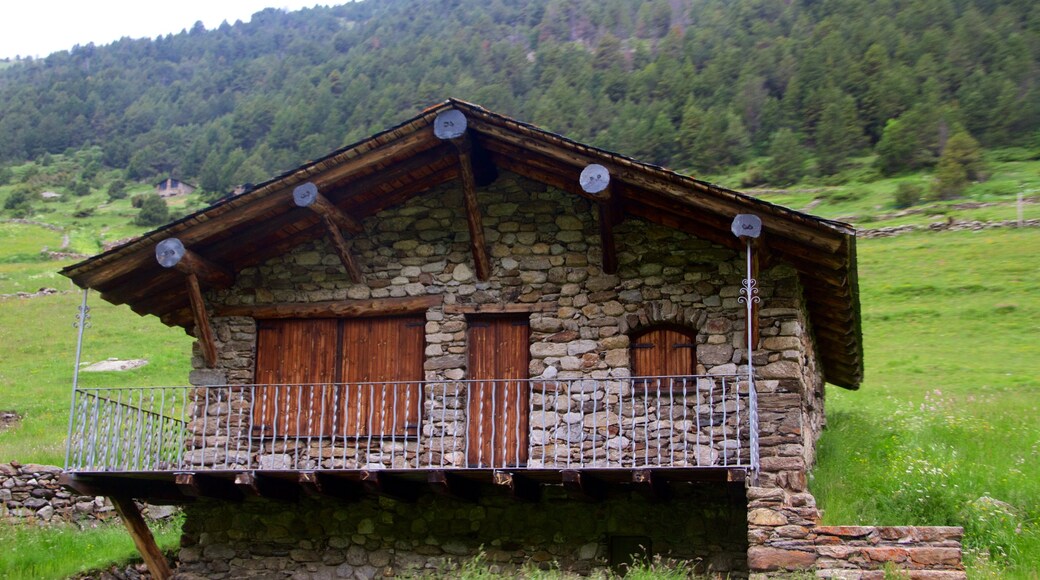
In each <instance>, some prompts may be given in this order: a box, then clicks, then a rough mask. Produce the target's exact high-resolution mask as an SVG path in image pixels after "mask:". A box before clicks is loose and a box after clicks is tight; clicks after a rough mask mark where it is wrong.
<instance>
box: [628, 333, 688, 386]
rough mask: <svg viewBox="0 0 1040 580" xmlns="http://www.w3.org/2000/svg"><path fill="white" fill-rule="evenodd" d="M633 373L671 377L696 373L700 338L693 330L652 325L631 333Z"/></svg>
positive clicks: (633, 374)
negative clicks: (697, 337)
mask: <svg viewBox="0 0 1040 580" xmlns="http://www.w3.org/2000/svg"><path fill="white" fill-rule="evenodd" d="M629 348H630V349H631V352H632V376H635V377H670V376H689V375H693V374H696V369H697V341H696V339H695V336H694V334H693V332H691V331H687V330H684V329H679V328H675V327H661V326H658V327H652V328H648V329H646V330H643V331H642V332H640V333H639V334H636V335H635V336H633V337H632V342H631V343H630V346H629Z"/></svg>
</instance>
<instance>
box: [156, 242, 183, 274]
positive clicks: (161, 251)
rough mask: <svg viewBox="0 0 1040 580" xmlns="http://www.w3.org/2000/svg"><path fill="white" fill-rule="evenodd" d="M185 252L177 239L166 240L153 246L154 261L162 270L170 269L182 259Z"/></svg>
mask: <svg viewBox="0 0 1040 580" xmlns="http://www.w3.org/2000/svg"><path fill="white" fill-rule="evenodd" d="M186 251H187V250H185V248H184V244H183V243H181V241H180V240H178V239H177V238H166V239H165V240H163V241H161V242H159V243H158V244H156V245H155V259H156V261H158V262H159V265H160V266H162V267H163V268H172V267H174V266H176V265H177V262H180V261H181V258H183V257H184V253H185V252H186Z"/></svg>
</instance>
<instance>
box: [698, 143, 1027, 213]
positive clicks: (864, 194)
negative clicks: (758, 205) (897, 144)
mask: <svg viewBox="0 0 1040 580" xmlns="http://www.w3.org/2000/svg"><path fill="white" fill-rule="evenodd" d="M1014 153H1015V152H1014V151H1012V150H1000V151H995V152H992V153H991V155H990V156H989V159H988V165H987V172H988V173H989V176H988V178H987V179H986V180H985V181H982V182H979V183H973V184H971V185H970V186H968V188H967V189H966V190H965V191H964V194H963V195H962V196H961V197H959V198H957V199H954V200H949V201H927V200H925V201H922V202H921V203H919V204H917V205H915V206H913V207H912V208H910V209H913V210H923V211H915V212H914V213H912V214H909V215H904V216H899V217H896V216H892V215H891V214H895V213H897V212H899V211H900V210H899V209H897V208H896V207H895V206H894V204H893V198H894V195H895V192H896V188H897V187H898V186H899V184H900V183H912V184H916V185H918V186H920V187H921V188H922V190H923V192H924V194H925V196H927V195H928V193H929V187H930V184H931V176H930V175H928V174H927V173H915V174H911V175H900V176H894V177H887V178H881V177H880V176H877V175H876V174H873V173H872V172H870V171H868V170H867V169H866V168H868V167H869V164H870V163H871V162H872V161H873V158H871V157H864V158H861V159H856V160H853V166H852V167H851V168H850V169H849V170H847V171H846V172H845V173H844V174H842V175H840V176H837V177H832V178H828V179H823V178H815V179H807V180H805V181H803V182H801V183H798V184H796V185H794V186H792V187H790V188H787V189H783V190H777V189H773V188H770V187H768V186H764V188H765V190H766V191H764V192H762V193H760V194H756V195H757V197H759V198H761V199H764V200H766V201H770V202H773V203H777V204H780V205H783V206H786V207H790V208H792V209H798V210H804V211H808V212H810V213H812V214H814V215H818V216H821V217H826V218H832V219H842V220H845V221H848V222H850V223H853V224H855V225H857V226H859V227H864V228H876V227H882V226H894V225H905V224H918V225H926V224H929V223H932V222H935V221H943V220H945V219H947V218H948V217H953V218H954V219H959V220H969V219H970V220H983V221H996V220H1013V219H1016V218H1017V210H1016V206H1015V202H1016V197H1017V194H1018V193H1019V192H1022V193H1023V195H1024V196H1025V197H1027V198H1034V199H1035V198H1040V160H1037V159H1034V158H1033V157H1034V155H1028V154H1026V153H1024V152H1023V153H1019V154H1014ZM713 179H715V180H716V181H718V182H719V183H724V184H730V185H734V184H738V183H739V182H740V174H739V173H734V174H729V175H723V176H718V177H715V178H713ZM838 182H841V183H840V184H838V185H833V184H834V183H838ZM966 202H983V203H996V204H1000V205H998V206H994V207H989V208H973V209H963V210H962V209H956V208H955V206H956V205H958V204H963V203H966ZM889 216H891V217H889ZM1023 217H1024V218H1025V219H1040V203H1031V204H1025V206H1024V212H1023Z"/></svg>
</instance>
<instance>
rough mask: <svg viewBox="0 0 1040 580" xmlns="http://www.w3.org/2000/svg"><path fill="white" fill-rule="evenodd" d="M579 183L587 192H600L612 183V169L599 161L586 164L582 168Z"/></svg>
mask: <svg viewBox="0 0 1040 580" xmlns="http://www.w3.org/2000/svg"><path fill="white" fill-rule="evenodd" d="M578 183H579V184H580V185H581V188H582V189H583V190H584V191H585V192H586V193H599V192H601V191H603V190H604V189H606V188H607V186H608V185H610V171H608V170H607V168H606V167H603V166H602V165H600V164H598V163H593V164H591V165H586V166H585V169H582V170H581V176H580V177H579V178H578Z"/></svg>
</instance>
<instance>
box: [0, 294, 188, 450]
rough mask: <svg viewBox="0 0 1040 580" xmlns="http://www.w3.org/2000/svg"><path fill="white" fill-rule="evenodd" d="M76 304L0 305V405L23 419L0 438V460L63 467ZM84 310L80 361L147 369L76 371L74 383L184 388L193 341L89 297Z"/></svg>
mask: <svg viewBox="0 0 1040 580" xmlns="http://www.w3.org/2000/svg"><path fill="white" fill-rule="evenodd" d="M81 299H82V294H81V293H79V292H65V293H62V294H56V295H51V296H43V297H38V298H30V299H25V298H8V299H2V300H0V344H3V345H4V356H3V357H2V358H0V393H3V398H2V401H3V402H2V404H0V407H2V408H3V409H13V410H15V411H17V412H18V413H20V414H21V415H22V416H23V418H22V421H21V424H20V426H19V427H18V428H16V429H9V430H6V431H4V432H0V462H6V461H11V460H13V459H17V460H19V461H22V462H35V463H50V464H56V465H61V464H62V463H63V461H64V453H65V451H64V449H65V436H66V430H67V424H68V411H69V401H70V396H71V385H72V371H73V367H74V360H75V354H76V329H75V328H74V327H73V326H72V323H73V321H74V320H75V316H76V311H77V308H78V306H79V303H80V300H81ZM89 305H90V307H91V312H90V314H91V326H90V327H89V328H87V329H86V331H85V334H84V340H83V362H97V361H100V360H104V359H107V358H110V357H116V358H121V359H130V358H145V359H148V360H149V364H147V365H145V366H143V367H141V368H138V369H135V370H131V371H125V372H103V373H81V374H80V385H82V386H87V387H101V386H133V385H137V386H145V385H181V384H185V381H186V380H187V376H188V370H189V360H190V354H191V340H192V339H191V337H189V336H187V335H186V334H185V333H184V331H183V330H180V329H173V328H167V327H166V326H163V325H162V324H161V323H159V321H158V320H157V319H155V318H154V317H147V318H142V317H140V316H138V315H136V314H134V313H133V312H132V311H131V310H130V309H129V308H127V307H126V306H121V307H117V306H112V305H111V304H108V303H107V302H104V301H102V300H100V299H99V298H98V296H97V294H94V293H92V294H91V297H90V299H89Z"/></svg>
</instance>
